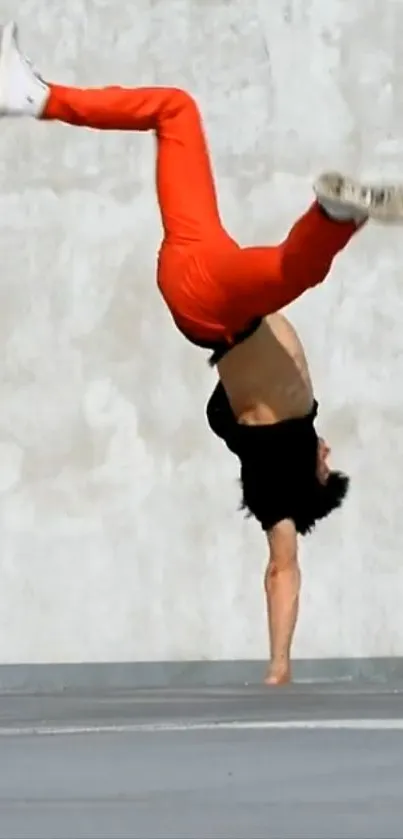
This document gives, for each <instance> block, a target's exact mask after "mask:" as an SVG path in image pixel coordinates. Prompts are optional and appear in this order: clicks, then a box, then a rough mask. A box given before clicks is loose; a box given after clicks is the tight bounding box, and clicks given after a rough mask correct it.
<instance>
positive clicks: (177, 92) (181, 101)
mask: <svg viewBox="0 0 403 839" xmlns="http://www.w3.org/2000/svg"><path fill="white" fill-rule="evenodd" d="M172 100H173V101H174V102H175V107H176V108H178V110H182V111H193V112H194V113H196V114H199V106H198V104H197V102H196V100H195V99H194V97H193V96H192V95H191V94H190V93H188V91H187V90H184V89H183V88H181V87H173V88H172Z"/></svg>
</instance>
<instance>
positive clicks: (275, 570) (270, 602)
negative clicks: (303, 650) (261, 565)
mask: <svg viewBox="0 0 403 839" xmlns="http://www.w3.org/2000/svg"><path fill="white" fill-rule="evenodd" d="M268 542H269V550H270V556H269V562H268V565H267V568H266V572H265V576H264V590H265V596H266V606H267V620H268V630H269V643H270V667H269V671H268V675H267V678H266V680H265V681H266V682H267V683H268V684H284V683H285V682H288V681H290V679H291V664H290V655H291V645H292V640H293V637H294V631H295V626H296V623H297V618H298V609H299V593H300V588H301V572H300V568H299V564H298V551H297V539H296V533H295V528H294V527H293V525H292V524H290V523H282V525H281V526H279V527H278V528H277V530H275V531H274V532H273V533H271V534H269V536H268Z"/></svg>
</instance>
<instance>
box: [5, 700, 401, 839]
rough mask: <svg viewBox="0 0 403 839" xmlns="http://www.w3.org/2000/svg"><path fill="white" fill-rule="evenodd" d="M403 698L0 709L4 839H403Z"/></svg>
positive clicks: (8, 705) (37, 704)
mask: <svg viewBox="0 0 403 839" xmlns="http://www.w3.org/2000/svg"><path fill="white" fill-rule="evenodd" d="M402 712H403V685H402V684H400V685H395V686H394V687H392V686H390V687H385V686H382V687H379V688H377V687H376V686H375V687H374V686H373V685H372V686H369V687H362V686H355V687H353V686H337V687H334V686H330V685H325V686H306V685H303V686H295V687H293V688H290V689H286V690H281V691H270V690H267V689H264V688H263V689H262V688H256V687H250V688H247V687H245V688H242V689H233V688H231V689H229V688H228V689H225V688H222V689H208V690H202V689H201V690H196V689H191V690H181V691H176V690H168V691H164V690H155V691H136V692H135V693H132V694H129V693H120V694H116V693H115V694H114V695H113V696H107V695H97V696H90V695H81V696H69V695H61V696H58V697H57V696H41V697H30V696H21V695H19V696H11V695H3V696H0V767H1V771H0V839H34V837H35V839H218V838H219V837H220V839H263V837H264V839H305V837H306V839H385V837H387V839H403V804H402V802H403V713H402Z"/></svg>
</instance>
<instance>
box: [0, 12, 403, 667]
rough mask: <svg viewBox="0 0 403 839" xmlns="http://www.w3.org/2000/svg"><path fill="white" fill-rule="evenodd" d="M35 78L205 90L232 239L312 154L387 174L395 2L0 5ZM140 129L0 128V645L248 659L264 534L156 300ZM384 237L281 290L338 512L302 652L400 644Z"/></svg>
mask: <svg viewBox="0 0 403 839" xmlns="http://www.w3.org/2000/svg"><path fill="white" fill-rule="evenodd" d="M16 15H18V16H19V17H18V20H19V23H20V26H21V40H22V44H23V47H24V49H25V50H26V51H27V52H28V53H29V54H30V55H31V56H32V58H33V59H34V60H35V62H36V63H37V64H39V66H40V69H41V70H42V72H43V73H44V74H45V75H46V76H47V77H48V78H52V79H54V80H58V81H60V82H67V83H68V82H71V83H74V82H75V83H80V84H83V85H91V84H100V85H102V84H105V83H122V84H129V85H137V84H152V83H158V84H172V85H179V86H184V87H186V88H188V89H189V90H190V91H191V92H192V93H193V94H195V95H196V96H197V97H198V99H199V102H200V105H201V107H202V109H203V113H204V117H205V121H206V126H207V129H208V132H209V136H210V141H211V148H212V154H213V157H214V166H215V171H216V175H217V179H218V186H219V193H220V204H221V209H222V212H223V216H224V218H225V220H226V223H227V225H228V227H229V229H230V231H231V233H232V234H233V235H234V236H237V237H239V239H240V241H242V242H244V243H245V244H246V243H254V242H255V243H262V242H266V241H267V242H270V241H276V240H277V239H279V238H280V237H282V236H283V234H284V233H285V231H286V229H287V227H288V225H290V224H291V222H292V221H293V219H294V217H295V216H296V214H297V213H298V212H300V211H302V210H303V209H304V208H305V207H306V205H307V203H308V202H309V201H310V200H311V191H310V184H311V180H312V178H313V176H314V175H316V174H317V172H318V171H319V170H321V169H322V168H323V167H328V166H331V167H340V166H343V167H346V168H347V170H350V171H359V172H361V173H365V174H376V175H386V174H387V175H388V176H395V175H398V176H400V175H401V169H402V164H403V107H402V105H403V101H402V100H403V76H402V72H401V71H402V61H403V59H402V58H401V40H402V39H401V35H402V32H403V4H401V3H398V2H392V0H365V3H364V2H362V0H326V2H324V0H288V2H286V0H270V2H267V0H261V2H258V0H251V2H248V3H245V2H243V0H231V2H229V0H136V3H129V2H123V0H69V2H68V3H66V2H62V0H52V2H49V0H24V3H20V4H17V7H16V4H15V0H0V17H1V18H2V19H3V20H5V19H8V18H9V17H12V16H16ZM153 166H154V143H153V139H152V137H150V136H136V135H125V136H124V135H118V134H109V135H107V134H103V135H102V134H100V133H98V134H97V133H91V132H88V131H84V130H75V129H71V128H68V127H63V126H57V125H51V126H50V125H38V124H37V123H27V122H24V123H22V122H18V123H16V122H7V124H5V123H4V124H3V123H2V125H1V131H0V178H1V192H0V210H1V213H0V252H1V263H2V264H1V272H0V353H1V373H0V405H1V411H0V534H1V535H0V539H1V542H0V662H3V663H10V662H12V663H18V662H79V661H89V660H91V661H124V660H148V659H151V660H157V659H159V660H167V659H178V660H185V659H199V658H201V659H222V658H227V659H228V658H236V659H238V658H253V659H255V658H260V657H264V656H265V655H266V626H265V614H264V608H263V605H264V604H263V597H262V584H261V576H262V571H263V567H264V563H265V559H266V557H265V553H266V549H265V543H264V540H263V538H262V536H261V534H260V533H259V531H258V529H257V527H256V526H255V525H254V524H253V523H251V522H244V521H243V519H242V517H240V516H239V514H238V513H237V509H236V508H237V504H238V489H237V484H236V479H237V467H236V463H235V461H234V462H232V460H231V458H230V456H229V455H227V453H226V451H225V450H224V449H223V448H222V447H221V446H220V445H219V443H218V441H216V440H215V439H213V437H212V436H210V435H209V433H208V431H207V429H206V425H205V420H204V404H205V401H206V398H207V396H208V394H209V391H210V389H211V388H212V386H213V383H214V375H213V373H211V371H209V370H208V368H207V366H206V363H205V358H204V354H203V353H202V352H200V351H198V350H197V349H194V348H192V347H191V346H188V345H187V344H186V343H185V342H184V340H183V339H182V338H181V337H180V336H179V335H178V334H177V333H176V331H175V329H174V328H173V326H172V324H171V320H170V317H169V315H168V313H167V312H166V311H165V309H164V307H163V304H162V302H161V300H160V299H159V296H158V294H157V290H156V287H155V281H154V268H155V254H156V249H157V247H158V244H159V238H160V234H161V229H160V221H159V215H158V210H157V207H156V201H155V195H154V189H153ZM402 263H403V240H402V236H401V233H400V232H399V231H395V230H382V229H377V228H374V227H371V228H370V229H368V230H367V231H365V232H364V233H363V234H362V235H361V236H360V237H359V239H357V240H356V241H355V243H354V244H353V245H352V246H351V247H350V249H349V251H348V252H346V253H345V254H344V255H343V256H342V257H341V258H340V259H339V260H338V262H337V266H336V267H335V270H334V272H333V274H332V277H331V279H330V280H329V282H328V283H327V284H326V285H325V286H324V287H323V288H322V289H320V290H317V291H314V292H312V293H310V294H309V295H307V296H306V297H305V298H304V299H302V300H301V301H300V302H298V303H297V304H296V305H294V306H293V307H291V311H290V314H291V315H292V317H293V319H294V321H295V323H296V324H297V326H298V327H299V328H300V330H301V334H302V336H303V339H304V340H305V342H306V345H307V349H308V353H309V355H310V358H311V364H312V368H313V374H314V377H315V379H316V388H317V397H318V399H319V401H320V404H321V423H320V428H321V430H322V431H323V432H324V433H325V434H326V435H328V437H329V439H330V441H331V443H332V445H333V452H334V464H335V465H339V466H340V467H341V468H346V469H348V470H349V471H350V473H351V474H352V477H353V479H354V480H353V488H352V493H351V498H350V501H349V503H348V504H347V505H346V507H345V509H344V511H343V512H342V513H340V514H339V515H335V516H334V517H333V518H332V519H331V520H329V521H328V522H327V523H325V524H323V525H322V526H321V527H320V528H319V529H318V531H317V533H316V535H314V536H313V537H312V538H310V539H308V540H307V541H306V542H305V544H304V546H303V569H304V592H303V609H302V614H301V623H300V626H299V630H298V636H297V644H296V654H297V655H298V656H301V657H332V656H392V655H401V654H403V619H402V610H401V597H402V590H403V571H402V565H403V563H402V555H403V531H402V498H403V433H402V421H403V401H402V400H403V397H402V388H401V382H402V377H403V334H402V322H403V270H402Z"/></svg>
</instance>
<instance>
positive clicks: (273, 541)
mask: <svg viewBox="0 0 403 839" xmlns="http://www.w3.org/2000/svg"><path fill="white" fill-rule="evenodd" d="M267 541H268V543H269V548H270V556H271V557H277V558H278V559H280V558H283V559H284V560H288V561H289V560H292V559H296V557H297V553H298V535H297V530H296V527H295V524H294V522H293V521H292V520H291V519H283V520H282V521H279V522H277V524H275V525H274V526H273V527H272V528H271V530H269V531H268V533H267Z"/></svg>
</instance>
